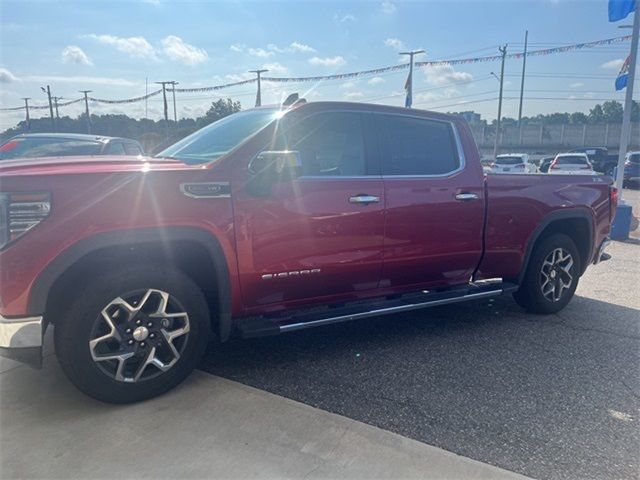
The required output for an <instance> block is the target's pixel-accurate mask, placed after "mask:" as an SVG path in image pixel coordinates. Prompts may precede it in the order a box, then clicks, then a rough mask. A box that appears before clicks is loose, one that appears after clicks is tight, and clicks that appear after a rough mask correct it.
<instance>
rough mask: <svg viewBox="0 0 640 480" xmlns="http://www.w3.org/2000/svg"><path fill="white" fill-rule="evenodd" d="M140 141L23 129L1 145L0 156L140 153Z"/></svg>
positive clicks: (2, 157)
mask: <svg viewBox="0 0 640 480" xmlns="http://www.w3.org/2000/svg"><path fill="white" fill-rule="evenodd" d="M143 154H144V150H143V148H142V146H141V145H140V143H138V142H137V141H135V140H131V139H128V138H118V137H103V136H98V135H83V134H77V133H26V134H23V135H18V136H15V137H13V138H11V139H9V140H7V141H6V142H5V143H3V144H2V145H0V160H9V159H13V158H37V157H67V156H74V155H143Z"/></svg>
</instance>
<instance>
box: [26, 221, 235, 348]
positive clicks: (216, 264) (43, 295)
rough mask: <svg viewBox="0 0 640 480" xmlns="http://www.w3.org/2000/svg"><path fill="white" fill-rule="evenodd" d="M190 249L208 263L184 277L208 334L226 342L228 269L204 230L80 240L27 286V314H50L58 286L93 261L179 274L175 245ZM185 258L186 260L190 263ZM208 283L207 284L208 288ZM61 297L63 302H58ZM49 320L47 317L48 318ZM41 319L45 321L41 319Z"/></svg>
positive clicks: (228, 327) (180, 229)
mask: <svg viewBox="0 0 640 480" xmlns="http://www.w3.org/2000/svg"><path fill="white" fill-rule="evenodd" d="M184 245H190V246H193V249H190V253H191V254H192V255H191V257H193V256H194V255H199V256H200V257H198V258H201V259H202V260H203V261H206V262H207V264H206V265H205V268H201V267H202V264H198V267H199V268H198V269H195V268H192V269H191V271H188V272H185V273H187V274H189V275H190V276H192V277H193V276H194V275H195V276H197V277H198V278H194V280H195V281H196V283H198V285H199V286H200V287H201V288H202V289H203V291H205V290H206V291H205V295H207V297H208V298H207V300H208V302H209V306H210V310H211V311H210V313H211V316H212V329H215V333H216V334H217V335H218V336H219V338H220V340H223V341H224V340H226V339H228V338H229V335H230V333H231V311H232V306H231V298H232V297H231V281H230V274H229V266H228V262H227V259H226V257H225V254H224V251H223V249H222V246H221V245H220V242H219V241H218V239H217V238H216V237H215V236H214V235H212V234H211V233H209V232H208V231H206V230H203V229H200V228H194V227H163V228H161V229H160V228H144V229H136V230H127V231H113V232H104V233H98V234H95V235H92V236H90V237H87V238H84V239H82V240H79V241H78V242H76V243H74V244H73V245H71V246H70V247H68V248H67V249H65V250H64V251H63V252H62V253H61V254H60V255H58V256H57V257H56V258H55V259H54V260H53V261H52V262H51V263H49V265H47V267H46V268H45V269H44V270H43V271H42V272H41V273H40V275H38V277H37V279H36V280H35V282H34V284H33V285H32V288H31V291H30V295H29V300H28V309H29V311H30V312H40V313H43V312H45V313H49V312H48V310H49V309H50V308H51V307H52V305H54V304H55V302H57V303H59V304H64V303H65V301H64V300H65V299H64V296H65V292H63V291H62V290H61V289H62V286H63V285H64V284H66V280H72V279H73V277H74V275H75V274H78V273H79V272H80V271H82V270H84V268H82V267H85V268H86V267H88V266H90V265H92V262H93V263H95V262H100V261H102V262H105V261H107V260H108V259H113V260H115V258H114V255H115V256H118V259H119V260H120V261H122V260H123V258H122V257H125V258H124V259H125V260H127V259H145V258H147V259H154V260H169V261H171V262H172V263H174V264H176V266H177V267H179V268H181V269H182V270H184V268H185V265H187V263H184V262H185V260H184V256H181V255H180V254H179V252H178V249H177V247H178V246H184ZM191 257H190V258H191ZM209 282H210V283H209ZM59 296H62V297H63V298H58V297H59ZM47 316H48V315H47ZM45 320H47V319H46V318H45Z"/></svg>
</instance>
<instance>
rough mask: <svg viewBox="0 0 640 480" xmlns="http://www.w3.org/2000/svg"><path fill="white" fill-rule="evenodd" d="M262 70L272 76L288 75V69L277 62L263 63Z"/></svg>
mask: <svg viewBox="0 0 640 480" xmlns="http://www.w3.org/2000/svg"><path fill="white" fill-rule="evenodd" d="M262 68H263V69H267V70H269V73H270V74H272V75H285V74H286V73H289V69H288V68H287V67H285V66H284V65H281V64H280V63H278V62H273V63H265V64H264V65H263V66H262Z"/></svg>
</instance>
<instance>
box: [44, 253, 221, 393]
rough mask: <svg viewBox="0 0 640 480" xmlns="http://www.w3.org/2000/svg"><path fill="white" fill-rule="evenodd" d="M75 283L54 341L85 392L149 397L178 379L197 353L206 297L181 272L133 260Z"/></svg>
mask: <svg viewBox="0 0 640 480" xmlns="http://www.w3.org/2000/svg"><path fill="white" fill-rule="evenodd" d="M78 291H79V292H80V294H79V295H78V296H77V297H76V298H75V300H74V301H73V302H71V304H70V305H69V309H68V310H67V312H65V313H64V315H63V318H62V319H61V320H59V321H58V322H57V323H56V327H55V331H54V341H55V348H56V354H57V356H58V359H59V361H60V364H61V366H62V369H63V370H64V372H65V373H66V375H67V376H68V377H69V379H70V380H71V381H72V382H73V384H74V385H75V386H76V387H78V388H79V389H80V390H81V391H83V392H84V393H86V394H87V395H89V396H91V397H93V398H95V399H97V400H101V401H104V402H110V403H130V402H136V401H140V400H144V399H147V398H151V397H154V396H157V395H159V394H161V393H164V392H166V391H167V390H170V389H171V388H173V387H175V386H176V385H178V384H179V383H180V382H181V381H182V380H184V379H185V378H186V377H187V376H188V375H189V374H190V373H191V372H192V371H193V369H194V368H195V367H196V365H197V363H198V361H199V360H200V358H201V357H202V354H203V353H204V350H205V348H206V345H207V340H208V336H209V334H210V329H209V328H208V324H209V323H208V319H209V312H208V308H207V302H206V300H205V297H204V295H203V293H202V292H201V290H200V288H199V287H198V286H197V285H196V284H195V282H193V281H192V280H191V279H190V278H189V277H188V276H186V275H184V274H183V273H181V272H179V271H177V270H174V269H171V268H165V267H152V266H146V265H144V266H132V267H128V268H125V269H123V270H111V271H108V272H107V273H105V274H104V275H100V276H98V277H96V278H95V279H93V280H89V281H88V282H86V283H85V284H84V285H82V287H79V288H78Z"/></svg>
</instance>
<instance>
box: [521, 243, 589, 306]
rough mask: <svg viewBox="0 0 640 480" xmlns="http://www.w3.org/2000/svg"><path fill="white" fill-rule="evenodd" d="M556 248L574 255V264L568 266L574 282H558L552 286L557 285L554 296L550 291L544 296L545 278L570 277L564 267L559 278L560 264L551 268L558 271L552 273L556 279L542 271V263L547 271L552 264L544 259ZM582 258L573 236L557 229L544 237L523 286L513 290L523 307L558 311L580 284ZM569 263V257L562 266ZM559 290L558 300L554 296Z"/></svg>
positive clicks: (535, 250)
mask: <svg viewBox="0 0 640 480" xmlns="http://www.w3.org/2000/svg"><path fill="white" fill-rule="evenodd" d="M557 249H561V250H562V251H564V252H565V253H568V254H569V255H571V259H572V260H573V262H572V265H571V267H570V268H569V269H568V270H569V273H570V275H571V285H570V286H569V287H568V288H566V287H563V288H559V287H558V288H557V289H556V286H553V287H552V288H554V290H553V292H551V294H550V296H551V297H552V298H549V294H548V295H547V296H545V294H544V293H543V284H545V279H546V280H550V281H555V280H556V279H558V280H560V281H564V282H566V279H567V278H568V277H566V272H565V271H564V270H562V272H561V274H562V275H563V276H564V277H563V279H560V273H558V272H559V271H560V268H558V269H556V268H553V269H552V270H554V271H555V272H556V273H555V274H553V275H554V278H553V279H551V278H550V276H551V275H548V276H547V277H545V275H546V274H545V273H543V265H544V268H545V271H548V270H549V265H548V263H547V264H546V265H545V260H548V259H549V258H550V256H551V255H553V252H554V251H557ZM580 262H581V259H580V254H579V253H578V249H577V248H576V245H575V243H574V242H573V240H571V238H569V237H568V236H567V235H564V234H562V233H557V234H552V235H549V236H546V237H544V238H542V239H541V240H539V241H538V243H537V244H536V245H535V247H534V249H533V252H532V254H531V258H530V260H529V264H528V265H527V270H526V272H525V275H524V278H523V280H522V284H521V285H520V289H519V290H518V291H517V292H515V293H514V294H513V297H514V298H515V300H516V302H518V304H519V305H520V306H521V307H523V308H525V309H526V310H528V311H530V312H532V313H537V314H543V315H548V314H551V313H556V312H559V311H560V310H562V309H563V308H564V307H566V306H567V304H568V303H569V302H570V301H571V299H572V298H573V294H574V293H575V291H576V288H577V287H578V280H579V277H580V272H581V263H580ZM568 263H569V261H568V260H567V261H565V262H564V264H562V265H563V268H564V267H566V266H567V265H568ZM545 285H548V284H545ZM558 290H560V292H561V293H560V294H559V295H558V297H559V298H558V300H556V299H555V297H556V292H557V291H558Z"/></svg>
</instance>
